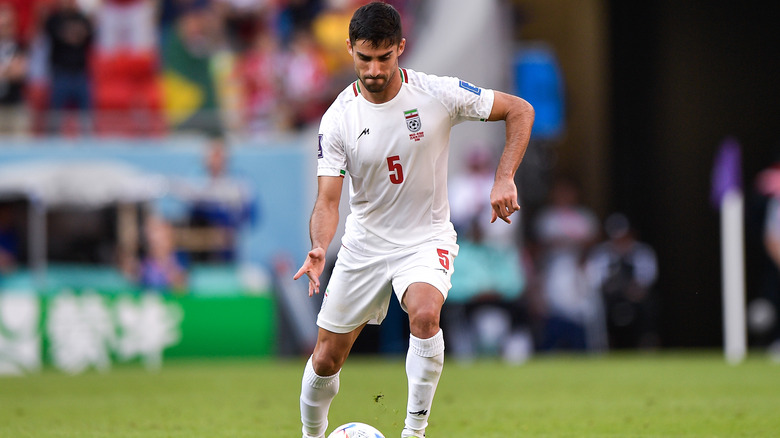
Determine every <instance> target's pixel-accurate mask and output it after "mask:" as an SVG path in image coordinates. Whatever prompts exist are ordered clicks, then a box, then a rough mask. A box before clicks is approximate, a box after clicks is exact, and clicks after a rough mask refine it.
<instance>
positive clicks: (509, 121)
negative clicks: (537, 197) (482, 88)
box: [488, 91, 534, 223]
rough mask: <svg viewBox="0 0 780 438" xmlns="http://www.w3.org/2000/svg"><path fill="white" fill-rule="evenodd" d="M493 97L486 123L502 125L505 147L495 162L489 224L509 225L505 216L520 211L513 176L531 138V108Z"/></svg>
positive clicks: (519, 101) (510, 97)
mask: <svg viewBox="0 0 780 438" xmlns="http://www.w3.org/2000/svg"><path fill="white" fill-rule="evenodd" d="M494 96H495V97H494V99H493V109H492V110H491V111H490V117H488V121H497V120H504V121H506V144H505V145H504V152H503V153H502V154H501V159H500V160H499V162H498V168H497V169H496V178H495V181H494V182H493V189H492V190H491V191H490V205H491V206H492V207H493V213H492V215H491V219H490V222H491V223H493V222H495V221H496V219H497V218H501V220H503V221H504V222H506V223H512V220H511V219H509V216H511V215H512V213H514V212H516V211H518V210H520V204H518V202H517V186H516V185H515V172H517V168H518V167H519V166H520V162H521V161H523V155H525V150H526V148H527V147H528V140H529V139H530V138H531V126H532V125H533V123H534V108H533V107H532V106H531V104H530V103H528V102H526V101H525V100H524V99H522V98H520V97H517V96H513V95H511V94H507V93H502V92H500V91H494Z"/></svg>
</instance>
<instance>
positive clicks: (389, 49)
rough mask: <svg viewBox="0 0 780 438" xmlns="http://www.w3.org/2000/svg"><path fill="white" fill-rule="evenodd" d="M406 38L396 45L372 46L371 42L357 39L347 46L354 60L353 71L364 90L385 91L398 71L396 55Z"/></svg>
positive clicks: (377, 92)
mask: <svg viewBox="0 0 780 438" xmlns="http://www.w3.org/2000/svg"><path fill="white" fill-rule="evenodd" d="M405 45H406V40H401V43H400V44H398V45H393V44H389V45H387V46H380V47H374V46H373V45H372V44H371V42H369V41H366V40H357V41H355V44H354V45H353V44H351V43H350V41H349V40H347V48H348V50H349V53H350V55H352V58H353V60H354V61H355V73H357V76H358V79H360V83H361V84H362V85H363V87H365V89H366V91H368V92H370V93H374V94H381V93H383V92H385V91H386V90H387V88H388V86H390V85H391V84H393V83H394V79H395V78H396V75H397V73H398V57H399V56H401V53H403V51H404V46H405Z"/></svg>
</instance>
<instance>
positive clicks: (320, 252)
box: [293, 176, 344, 296]
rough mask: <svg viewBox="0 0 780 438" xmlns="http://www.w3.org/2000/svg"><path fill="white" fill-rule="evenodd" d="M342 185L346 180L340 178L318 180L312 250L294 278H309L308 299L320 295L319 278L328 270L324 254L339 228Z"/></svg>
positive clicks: (320, 178)
mask: <svg viewBox="0 0 780 438" xmlns="http://www.w3.org/2000/svg"><path fill="white" fill-rule="evenodd" d="M343 184H344V178H342V177H340V176H319V177H317V200H316V201H315V202H314V210H313V211H312V213H311V219H310V220H309V235H310V237H311V251H309V253H308V254H307V255H306V260H305V261H304V262H303V265H302V266H301V268H300V269H299V270H298V272H297V273H296V274H295V276H294V277H293V279H295V280H297V279H299V278H301V277H302V276H303V274H306V276H308V277H309V296H312V295H314V294H318V293H320V275H321V274H322V271H323V270H325V255H326V253H327V250H328V246H329V245H330V242H331V240H333V236H334V235H335V234H336V228H337V227H338V225H339V202H340V201H341V187H342V185H343Z"/></svg>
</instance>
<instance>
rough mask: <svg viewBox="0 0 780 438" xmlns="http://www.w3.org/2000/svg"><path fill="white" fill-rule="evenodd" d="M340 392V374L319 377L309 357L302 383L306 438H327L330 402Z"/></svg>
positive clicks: (302, 417)
mask: <svg viewBox="0 0 780 438" xmlns="http://www.w3.org/2000/svg"><path fill="white" fill-rule="evenodd" d="M338 392H339V373H336V374H334V375H332V376H327V377H321V376H318V375H317V373H315V372H314V367H313V366H312V364H311V357H309V361H308V362H306V368H305V369H304V371H303V379H302V382H301V423H303V436H304V437H312V438H323V437H324V436H325V430H326V429H327V428H328V409H330V402H331V401H333V398H334V397H335V396H336V394H338Z"/></svg>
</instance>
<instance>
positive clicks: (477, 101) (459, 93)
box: [410, 73, 495, 125]
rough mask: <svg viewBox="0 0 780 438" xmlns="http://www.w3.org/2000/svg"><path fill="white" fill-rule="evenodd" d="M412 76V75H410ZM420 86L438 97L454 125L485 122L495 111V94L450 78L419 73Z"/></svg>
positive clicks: (489, 90)
mask: <svg viewBox="0 0 780 438" xmlns="http://www.w3.org/2000/svg"><path fill="white" fill-rule="evenodd" d="M410 76H411V75H410ZM416 76H417V77H416V78H415V79H416V80H418V81H419V82H420V86H422V87H423V88H425V89H427V90H428V92H430V93H431V94H433V95H434V96H436V98H438V99H439V101H440V102H441V103H442V104H443V105H444V106H445V107H446V108H447V111H449V113H450V118H451V120H452V124H453V125H456V124H458V123H461V122H464V121H467V120H479V121H485V120H487V119H488V117H489V116H490V112H491V111H492V109H493V99H494V96H495V94H494V92H493V90H491V89H488V88H481V87H478V86H476V85H473V84H470V83H468V82H466V81H464V80H461V79H459V78H456V77H449V76H435V75H424V74H420V73H417V74H416Z"/></svg>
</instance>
